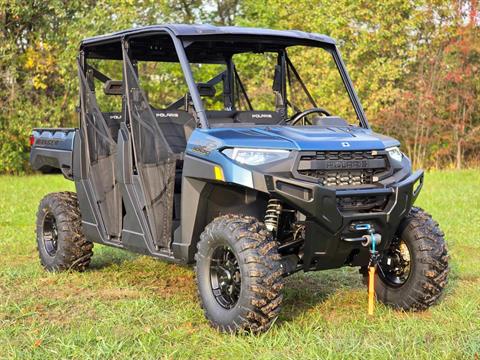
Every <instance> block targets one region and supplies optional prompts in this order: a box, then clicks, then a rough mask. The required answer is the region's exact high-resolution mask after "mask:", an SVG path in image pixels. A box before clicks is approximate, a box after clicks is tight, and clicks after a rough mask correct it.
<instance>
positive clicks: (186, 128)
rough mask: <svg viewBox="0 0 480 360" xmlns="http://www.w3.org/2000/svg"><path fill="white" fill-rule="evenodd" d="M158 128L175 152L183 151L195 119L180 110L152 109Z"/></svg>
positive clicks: (193, 127)
mask: <svg viewBox="0 0 480 360" xmlns="http://www.w3.org/2000/svg"><path fill="white" fill-rule="evenodd" d="M152 112H153V115H154V116H155V120H156V121H157V123H158V125H159V127H160V130H161V131H162V133H163V135H164V136H165V139H166V140H167V142H168V145H170V148H171V149H172V151H173V152H174V153H175V154H181V153H183V152H185V149H186V147H187V141H188V138H189V137H190V135H191V134H192V132H193V130H194V129H195V119H194V118H193V116H192V115H191V114H189V113H188V112H186V111H181V110H153V109H152Z"/></svg>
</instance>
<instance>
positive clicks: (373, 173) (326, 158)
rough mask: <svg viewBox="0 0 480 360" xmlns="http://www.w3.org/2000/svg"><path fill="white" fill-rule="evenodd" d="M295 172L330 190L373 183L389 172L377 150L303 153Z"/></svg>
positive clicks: (384, 156)
mask: <svg viewBox="0 0 480 360" xmlns="http://www.w3.org/2000/svg"><path fill="white" fill-rule="evenodd" d="M297 171H298V173H299V174H300V175H302V176H306V177H308V178H310V179H312V180H315V181H318V183H319V184H321V185H323V186H329V187H352V186H353V187H354V186H358V185H369V184H375V183H376V182H378V181H379V180H381V179H382V178H384V177H385V176H386V175H387V174H388V173H389V166H388V160H387V157H386V155H385V154H384V153H379V152H376V151H316V152H312V153H305V154H302V155H301V157H300V161H299V164H298V170H297Z"/></svg>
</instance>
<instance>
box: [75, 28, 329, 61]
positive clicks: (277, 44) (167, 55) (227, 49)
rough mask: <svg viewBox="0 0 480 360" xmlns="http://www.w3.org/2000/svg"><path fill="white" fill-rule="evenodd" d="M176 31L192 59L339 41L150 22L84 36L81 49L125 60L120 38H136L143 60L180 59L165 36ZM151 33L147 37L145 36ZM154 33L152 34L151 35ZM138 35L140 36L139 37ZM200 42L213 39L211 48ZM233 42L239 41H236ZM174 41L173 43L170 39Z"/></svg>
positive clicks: (136, 53)
mask: <svg viewBox="0 0 480 360" xmlns="http://www.w3.org/2000/svg"><path fill="white" fill-rule="evenodd" d="M169 34H172V35H173V36H175V37H178V38H180V39H182V40H186V41H188V42H190V45H189V46H188V48H187V50H186V51H187V55H188V57H189V59H190V60H191V61H197V62H215V61H221V60H222V59H224V58H225V56H226V55H228V54H234V53H241V52H246V51H278V50H279V49H282V48H285V47H287V46H293V45H309V46H320V47H325V46H333V45H334V44H335V41H334V40H333V39H332V38H330V37H328V36H326V35H320V34H315V33H306V32H303V31H297V30H270V29H260V28H248V27H237V26H213V25H184V24H167V25H150V26H144V27H138V28H133V29H129V30H123V31H118V32H115V33H111V34H106V35H101V36H95V37H92V38H88V39H84V40H83V41H82V42H81V45H80V48H81V49H82V50H85V53H86V55H87V57H91V58H100V59H102V58H103V59H121V58H122V54H121V46H120V40H121V39H122V38H123V37H130V38H132V37H133V38H135V39H134V42H135V45H134V46H133V47H132V51H133V53H132V56H134V58H136V59H139V60H156V61H176V53H175V51H174V49H173V44H170V45H168V44H167V43H168V41H167V42H165V41H163V40H161V38H162V37H163V38H165V37H169V38H170V35H169ZM143 35H147V36H143ZM150 35H151V36H150ZM137 36H138V37H137ZM199 41H209V42H210V43H211V44H210V46H208V47H207V48H206V47H205V46H204V45H202V44H201V43H199ZM232 41H234V42H235V43H234V44H232ZM170 43H171V42H170Z"/></svg>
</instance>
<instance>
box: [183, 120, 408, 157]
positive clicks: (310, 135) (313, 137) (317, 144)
mask: <svg viewBox="0 0 480 360" xmlns="http://www.w3.org/2000/svg"><path fill="white" fill-rule="evenodd" d="M200 131H202V132H204V131H205V132H208V135H209V136H208V138H210V139H211V140H212V141H214V142H215V143H216V145H217V147H250V148H270V149H288V150H330V151H340V150H383V149H385V148H387V147H391V146H398V145H399V142H398V141H397V140H395V139H393V138H390V137H388V136H384V135H380V134H377V133H374V132H373V131H372V130H370V129H363V128H358V127H349V128H333V127H332V128H324V127H313V126H301V127H300V126H298V127H292V126H269V127H255V128H216V129H209V130H200ZM192 138H196V136H192ZM191 140H194V139H191ZM204 140H205V138H204ZM189 142H190V141H189ZM194 142H195V141H194Z"/></svg>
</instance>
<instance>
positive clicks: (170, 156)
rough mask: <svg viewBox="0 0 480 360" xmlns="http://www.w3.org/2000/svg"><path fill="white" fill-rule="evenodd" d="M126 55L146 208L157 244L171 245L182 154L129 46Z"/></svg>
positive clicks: (133, 126) (128, 88)
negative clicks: (157, 112) (153, 104)
mask: <svg viewBox="0 0 480 360" xmlns="http://www.w3.org/2000/svg"><path fill="white" fill-rule="evenodd" d="M123 57H124V61H125V80H126V85H127V86H126V89H127V92H128V96H127V99H128V111H129V117H130V124H131V128H132V133H133V143H134V152H135V155H136V161H137V162H136V164H137V171H138V174H139V175H140V177H141V181H142V185H143V189H144V194H145V207H144V209H143V211H144V213H145V215H146V217H147V218H148V222H149V225H150V230H151V232H152V235H153V239H154V241H155V242H156V244H157V246H159V247H161V248H168V246H169V244H170V240H171V229H172V216H173V196H174V184H175V166H176V161H177V159H178V158H179V154H175V153H173V151H172V149H171V148H170V146H169V144H168V142H167V140H166V138H165V135H164V133H163V132H162V130H161V128H160V126H159V124H158V122H157V121H156V119H155V116H154V114H153V111H152V109H151V107H150V105H149V103H148V100H147V97H146V95H145V93H144V92H143V91H142V90H141V88H140V85H139V80H138V76H137V73H136V71H135V68H134V66H133V64H132V62H131V61H130V58H129V56H128V54H127V52H126V51H125V49H123Z"/></svg>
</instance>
